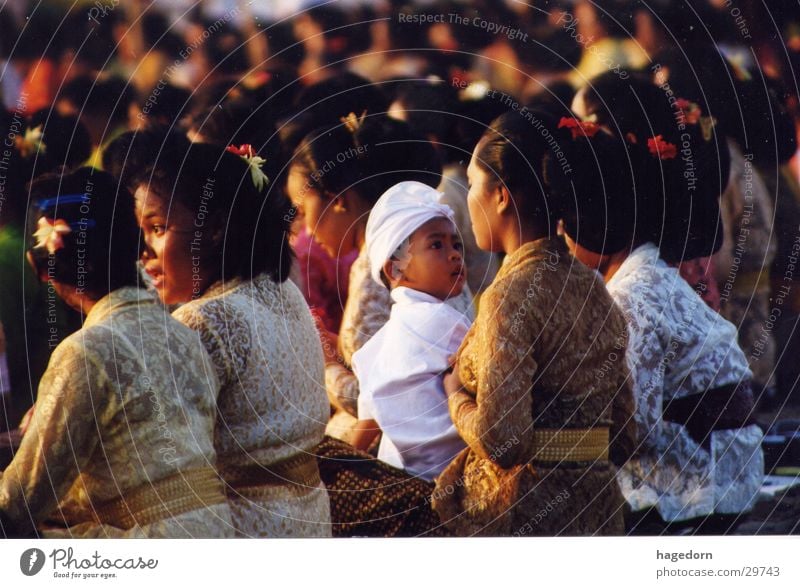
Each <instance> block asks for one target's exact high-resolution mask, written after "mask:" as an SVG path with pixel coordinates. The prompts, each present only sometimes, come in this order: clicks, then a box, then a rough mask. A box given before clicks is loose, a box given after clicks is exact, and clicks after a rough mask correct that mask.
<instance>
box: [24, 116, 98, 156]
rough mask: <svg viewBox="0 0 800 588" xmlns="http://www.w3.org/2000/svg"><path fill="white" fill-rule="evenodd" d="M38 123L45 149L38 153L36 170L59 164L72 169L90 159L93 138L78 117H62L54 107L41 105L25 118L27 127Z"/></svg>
mask: <svg viewBox="0 0 800 588" xmlns="http://www.w3.org/2000/svg"><path fill="white" fill-rule="evenodd" d="M40 126H41V130H42V138H41V140H42V143H43V144H44V146H45V148H44V149H40V153H39V154H38V157H39V161H37V164H36V167H37V170H38V171H40V172H43V171H50V170H52V169H54V168H56V167H59V166H65V167H67V168H68V169H72V168H74V167H77V166H79V165H80V164H82V163H83V162H84V161H86V160H87V159H89V156H90V155H91V154H92V141H91V139H90V138H89V131H87V130H86V127H85V126H84V125H83V123H81V122H80V120H79V119H78V117H77V116H61V115H60V114H58V113H57V112H55V111H54V110H50V109H48V108H43V109H41V110H37V111H36V112H34V113H33V114H32V115H31V116H30V118H28V121H27V128H28V129H36V128H37V127H40Z"/></svg>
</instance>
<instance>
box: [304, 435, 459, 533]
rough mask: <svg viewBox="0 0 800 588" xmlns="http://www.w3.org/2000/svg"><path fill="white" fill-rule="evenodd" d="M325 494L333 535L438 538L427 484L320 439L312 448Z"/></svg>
mask: <svg viewBox="0 0 800 588" xmlns="http://www.w3.org/2000/svg"><path fill="white" fill-rule="evenodd" d="M316 453H317V460H318V462H319V470H320V475H321V477H322V481H323V482H324V483H325V486H326V487H327V488H328V494H329V495H330V498H331V521H332V523H333V536H334V537H354V536H355V537H421V536H424V537H443V536H447V535H449V533H448V532H447V530H446V529H445V528H444V526H443V525H442V524H441V521H440V520H439V517H438V516H437V514H436V513H435V512H434V511H433V509H432V508H431V493H432V492H433V489H434V485H433V483H430V482H426V481H425V480H422V479H421V478H415V477H413V476H411V475H409V474H407V473H405V472H404V471H402V470H398V469H396V468H393V467H391V466H390V465H388V464H386V463H384V462H382V461H379V460H377V459H375V458H374V457H372V456H371V455H370V454H368V453H365V452H363V451H359V450H357V449H355V448H354V447H352V446H350V445H348V444H347V443H345V442H344V441H339V440H338V439H333V438H332V437H326V438H325V439H324V440H323V441H322V443H320V444H319V446H317V449H316Z"/></svg>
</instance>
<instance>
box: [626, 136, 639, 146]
mask: <svg viewBox="0 0 800 588" xmlns="http://www.w3.org/2000/svg"><path fill="white" fill-rule="evenodd" d="M625 138H626V139H627V140H628V143H631V144H633V145H636V144H637V143H638V142H639V140H638V139H637V138H636V135H634V134H633V133H625Z"/></svg>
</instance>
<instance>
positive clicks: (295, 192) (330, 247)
mask: <svg viewBox="0 0 800 588" xmlns="http://www.w3.org/2000/svg"><path fill="white" fill-rule="evenodd" d="M286 191H287V192H288V194H289V199H290V200H291V201H292V205H293V206H294V208H295V211H296V214H297V216H298V217H300V218H302V220H303V222H304V223H305V226H306V229H307V230H308V234H309V235H311V237H312V238H313V239H314V240H315V241H316V242H317V243H319V244H320V245H321V246H322V248H323V249H324V250H325V252H326V253H327V254H328V255H330V256H331V257H333V258H336V257H338V256H340V255H347V254H348V253H350V252H351V251H352V250H353V249H355V247H356V243H355V241H354V238H353V237H354V234H353V228H354V219H353V218H352V215H351V214H350V212H352V211H348V210H342V209H341V208H340V206H338V205H336V204H335V202H334V200H332V199H329V198H326V197H325V196H324V195H323V194H321V193H320V191H319V190H318V189H317V188H316V187H315V186H312V184H311V181H310V179H309V177H308V174H307V173H306V171H305V170H304V169H303V168H301V167H300V166H292V167H291V168H290V170H289V177H288V179H287V184H286Z"/></svg>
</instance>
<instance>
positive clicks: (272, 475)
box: [222, 453, 320, 496]
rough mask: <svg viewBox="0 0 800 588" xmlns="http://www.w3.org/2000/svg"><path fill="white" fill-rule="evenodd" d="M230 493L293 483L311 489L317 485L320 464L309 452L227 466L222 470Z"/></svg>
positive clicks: (246, 494) (254, 490) (250, 492)
mask: <svg viewBox="0 0 800 588" xmlns="http://www.w3.org/2000/svg"><path fill="white" fill-rule="evenodd" d="M222 477H223V479H224V480H225V483H226V484H227V485H228V486H229V487H230V489H229V490H228V493H229V494H234V495H237V494H241V495H242V496H249V495H251V494H253V493H254V492H255V493H256V494H257V493H258V489H259V488H260V487H262V486H284V485H285V486H293V487H299V488H298V489H305V490H307V491H309V492H310V491H311V490H313V489H315V488H317V487H318V486H319V483H320V477H319V467H318V466H317V460H316V458H315V457H314V456H313V455H311V454H310V453H301V454H299V455H296V456H294V457H291V458H289V459H286V460H283V461H281V462H278V463H275V464H272V465H268V466H262V465H258V464H257V465H252V466H243V467H238V468H230V469H227V470H226V471H225V472H223V473H222Z"/></svg>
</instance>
